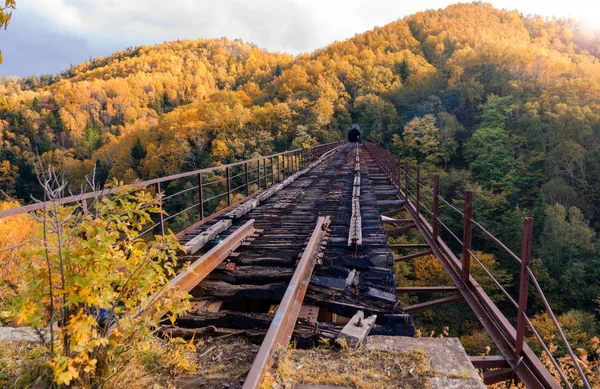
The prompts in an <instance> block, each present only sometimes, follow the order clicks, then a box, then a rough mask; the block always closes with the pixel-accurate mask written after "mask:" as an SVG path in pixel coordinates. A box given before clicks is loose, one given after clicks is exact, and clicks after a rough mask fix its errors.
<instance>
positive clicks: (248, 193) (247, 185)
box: [244, 162, 250, 197]
mask: <svg viewBox="0 0 600 389" xmlns="http://www.w3.org/2000/svg"><path fill="white" fill-rule="evenodd" d="M244 175H245V176H246V197H248V196H250V179H249V177H248V162H246V163H245V164H244Z"/></svg>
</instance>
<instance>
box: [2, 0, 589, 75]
mask: <svg viewBox="0 0 600 389" xmlns="http://www.w3.org/2000/svg"><path fill="white" fill-rule="evenodd" d="M0 1H1V0H0ZM463 1H468V0H463ZM487 1H489V2H491V3H492V4H493V5H494V6H495V7H497V8H508V9H519V11H521V12H523V13H525V14H529V13H538V14H542V15H545V16H552V15H554V16H558V17H565V16H571V17H574V18H576V19H580V20H583V21H585V22H587V23H589V24H592V25H595V26H596V27H598V26H599V25H600V20H598V19H597V15H599V14H600V2H590V1H589V0H570V1H568V2H565V1H562V0H561V1H557V0H546V1H542V0H531V1H530V0H526V1H523V0H487ZM451 3H453V2H452V1H449V0H422V1H414V0H412V1H408V0H168V1H165V0H22V1H20V2H19V8H18V9H17V11H16V12H15V17H14V20H13V23H12V27H11V28H12V29H13V31H14V33H13V32H11V28H9V30H8V34H7V35H6V36H14V35H18V34H17V31H16V30H17V28H16V27H17V26H16V25H17V24H19V23H22V25H23V27H24V26H25V24H26V23H25V21H28V22H29V24H31V22H34V21H35V23H37V24H39V26H37V27H38V30H40V31H41V30H44V29H45V30H46V31H47V35H48V36H62V37H65V38H66V37H70V39H71V41H72V39H76V40H77V41H79V42H82V44H83V45H84V47H86V48H87V52H85V53H81V56H82V58H83V59H87V58H88V57H89V56H90V55H94V56H97V55H99V53H100V54H101V55H109V54H110V53H111V52H113V51H117V50H121V49H123V48H125V47H127V46H137V45H142V44H144V45H149V44H155V43H161V42H163V41H171V40H176V39H197V38H220V37H227V38H230V39H236V38H241V39H243V40H244V41H246V42H252V43H255V44H257V45H258V46H260V47H264V48H266V49H268V50H270V51H284V52H289V53H292V54H299V53H304V52H311V51H313V50H315V49H317V48H319V47H323V46H326V45H328V44H329V43H331V42H333V41H335V40H344V39H347V38H351V37H352V36H354V35H355V34H358V33H361V32H364V31H367V30H370V29H372V28H373V27H375V26H383V25H385V24H387V23H389V22H392V21H394V20H397V19H400V18H402V17H404V16H407V15H411V14H413V13H415V12H419V11H423V10H426V9H438V8H444V7H446V6H447V5H449V4H451ZM41 19H45V21H43V22H42V23H40V22H39V20H41ZM36 31H37V30H36ZM2 34H6V33H5V32H2ZM19 34H21V33H19ZM42 35H43V33H42ZM16 38H17V40H18V37H16ZM11 39H12V38H11ZM67 40H69V39H67ZM15 43H17V45H18V42H15ZM61 44H62V43H61V42H55V43H54V46H56V47H60V45H61ZM4 47H6V46H4ZM78 47H79V46H78ZM15 50H17V48H15ZM48 51H50V50H48ZM13 58H14V57H13ZM52 60H53V61H55V63H58V62H57V61H58V58H52ZM36 61H39V63H40V64H39V67H40V69H42V70H41V71H40V73H41V72H46V71H50V70H51V71H56V68H55V67H53V68H52V69H45V68H43V64H44V58H41V57H39V58H36ZM70 61H72V59H71V60H69V62H66V61H65V65H64V67H63V68H66V67H68V65H69V63H70ZM55 66H57V65H55ZM5 69H6V67H3V68H0V73H4V72H5V71H6V70H5Z"/></svg>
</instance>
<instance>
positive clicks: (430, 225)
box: [0, 128, 590, 388]
mask: <svg viewBox="0 0 600 389" xmlns="http://www.w3.org/2000/svg"><path fill="white" fill-rule="evenodd" d="M361 135H362V133H361V132H360V129H359V128H351V129H349V134H348V136H349V138H351V140H352V141H355V142H349V143H348V142H335V143H331V144H325V145H320V146H316V147H313V148H310V149H299V150H292V151H288V152H284V153H279V154H274V155H269V156H265V157H260V158H256V159H252V160H247V161H241V162H238V163H233V164H230V165H224V166H218V167H214V168H210V169H203V170H197V171H192V172H186V173H181V174H178V175H175V176H169V177H162V178H156V179H153V180H150V181H145V182H140V183H138V184H136V185H137V186H139V187H144V188H154V190H155V191H156V193H158V194H159V195H162V199H163V205H162V206H163V208H164V209H166V210H167V211H168V215H169V216H164V215H163V214H157V216H156V219H155V223H154V224H153V225H151V226H149V228H148V229H147V230H145V231H144V232H143V233H142V234H141V235H142V236H143V235H145V234H147V235H151V234H165V233H166V232H167V231H168V230H169V229H170V230H173V231H175V232H176V236H177V238H178V239H179V241H180V243H181V244H182V245H183V247H184V249H185V252H184V253H182V258H183V259H186V260H189V261H190V262H191V266H190V267H189V268H188V269H186V270H185V271H182V272H181V273H179V274H178V275H177V276H176V277H175V278H173V279H172V280H171V282H170V284H171V285H173V286H175V287H178V288H180V289H182V290H184V291H186V292H189V293H190V294H191V296H192V308H193V309H192V311H191V312H189V313H188V314H187V315H185V316H183V317H180V318H178V319H177V321H176V323H175V326H176V328H179V329H182V331H185V330H193V331H196V332H195V333H201V331H200V330H202V329H207V328H210V329H211V331H213V332H214V331H217V332H219V331H220V332H219V333H227V331H228V330H231V329H234V330H244V334H245V336H247V337H249V338H250V339H251V340H252V341H254V342H256V343H257V344H260V349H259V351H258V352H257V354H256V357H255V360H254V363H253V365H252V367H251V368H250V369H249V372H248V375H247V377H246V379H245V380H244V383H243V387H244V388H256V387H258V386H259V384H260V382H261V379H262V377H263V375H264V374H265V373H266V372H267V371H269V370H270V369H271V368H272V365H273V361H274V353H276V351H277V349H278V348H279V347H288V344H289V343H290V341H293V342H294V344H295V346H296V347H298V348H307V347H312V346H314V345H317V344H318V343H319V339H322V338H332V339H335V338H338V337H343V338H345V339H346V340H347V341H348V342H349V343H350V344H351V345H357V344H361V343H365V342H366V343H367V344H369V343H370V342H371V340H370V339H372V340H373V342H372V343H377V342H378V341H379V342H381V341H386V342H387V341H390V339H391V340H392V343H393V338H398V339H400V338H402V337H412V336H413V335H414V326H413V323H412V317H411V314H412V313H413V312H415V311H418V310H420V309H424V308H432V307H436V306H438V305H441V304H449V303H456V304H467V305H468V306H469V307H470V308H471V309H472V310H473V312H474V313H475V315H476V317H477V319H478V320H479V322H480V324H481V326H482V328H484V329H485V330H486V332H487V333H488V334H489V336H490V338H491V339H492V340H493V341H494V343H495V344H496V346H497V349H498V350H499V355H496V356H486V357H480V356H471V357H469V358H468V359H467V361H468V364H469V366H470V367H471V368H473V367H474V368H478V369H481V370H482V371H483V374H482V379H481V378H479V376H476V377H471V378H470V380H469V381H468V382H467V381H465V382H463V383H462V384H458V386H457V387H482V386H483V383H485V384H491V383H497V382H503V381H508V380H519V381H521V382H523V383H524V384H525V385H526V387H528V388H559V387H563V386H564V387H574V386H581V387H586V388H589V387H590V386H589V384H588V381H587V379H586V377H585V374H584V372H583V370H582V368H581V366H580V364H579V361H578V359H577V358H576V356H575V355H574V354H573V351H572V350H571V348H570V346H569V343H568V341H567V339H566V338H565V336H564V334H563V332H562V330H561V328H560V326H559V324H558V321H557V320H556V317H555V316H554V314H553V312H552V309H551V307H550V305H549V304H548V302H547V300H546V298H545V297H544V294H543V291H542V289H541V288H540V286H539V283H538V282H537V280H536V277H535V275H534V274H533V272H532V270H531V268H530V266H529V260H530V252H531V229H532V220H531V219H530V218H525V219H524V230H523V231H524V232H523V239H522V251H521V253H519V254H517V253H514V252H513V251H511V250H510V249H509V248H508V247H507V245H505V244H504V243H503V242H501V241H500V240H499V239H497V238H496V237H495V236H494V235H493V234H492V233H490V232H489V231H488V230H486V229H485V227H484V226H482V225H481V224H479V223H478V222H477V221H476V220H474V218H473V201H472V200H473V194H472V193H470V192H467V193H465V196H464V209H462V210H461V209H458V208H457V207H456V205H453V203H452V202H450V201H448V200H446V199H444V198H443V197H442V196H441V195H440V179H439V177H437V176H435V177H428V178H427V179H424V177H422V175H421V171H420V168H419V167H417V168H416V169H414V168H413V169H412V171H409V170H410V169H409V165H408V163H404V162H401V161H399V160H398V159H397V158H396V156H394V155H393V154H392V153H390V152H389V151H387V150H384V149H382V148H379V147H377V146H376V145H374V144H371V143H366V142H365V143H358V142H356V141H360V138H361ZM182 181H186V182H187V185H186V186H184V187H183V189H181V187H182V186H181V185H177V186H174V185H171V184H172V183H174V182H178V183H180V182H182ZM426 182H427V183H429V182H431V183H432V185H431V186H428V185H427V184H426ZM173 188H177V189H176V190H174V189H173ZM114 190H116V189H107V190H104V191H101V192H93V193H84V194H81V195H75V196H70V197H65V198H62V199H59V200H58V202H59V203H62V204H69V203H74V202H86V201H88V200H90V199H92V198H94V197H96V196H98V195H105V196H108V195H110V193H111V191H114ZM44 206H45V203H39V204H34V205H29V206H24V207H21V208H15V209H9V210H5V211H1V212H0V218H3V217H9V216H12V215H16V214H19V213H24V212H32V211H35V210H38V209H42V208H43V207H44ZM442 207H446V208H447V209H448V210H450V211H451V212H454V213H455V214H456V215H458V216H457V217H460V218H461V219H462V220H463V228H462V231H452V230H451V229H450V228H448V226H447V225H448V223H447V222H445V221H444V220H443V218H442V217H441V216H440V215H441V213H440V209H441V208H442ZM182 215H187V217H186V218H185V219H181V216H182ZM180 220H185V221H186V223H187V224H190V225H187V224H183V222H181V221H180ZM190 220H192V222H189V221H190ZM409 231H410V232H413V233H414V232H417V233H418V235H419V236H420V237H421V239H420V241H419V242H417V243H404V244H398V243H396V244H389V243H388V238H389V237H398V236H401V235H402V234H406V233H407V232H409ZM474 231H477V234H479V235H480V236H484V237H485V238H487V239H491V240H492V241H493V242H494V243H495V244H497V245H498V246H499V247H500V248H501V249H502V250H505V251H506V253H507V255H509V256H510V257H512V258H513V259H514V260H515V261H516V262H517V263H518V266H519V267H520V274H518V275H516V277H518V278H519V280H520V288H519V293H518V296H516V297H513V296H512V295H511V293H509V292H508V291H507V290H506V289H505V288H504V287H503V285H502V284H501V283H500V282H498V281H497V280H496V279H495V278H494V276H493V274H492V273H491V272H490V271H488V270H487V269H486V268H485V266H484V264H483V263H482V262H481V261H480V260H479V258H478V257H477V254H476V251H475V249H474V248H473V247H472V243H473V233H474ZM445 239H446V240H449V242H448V244H447V243H446V241H445ZM450 243H451V244H450ZM428 255H433V256H435V257H436V258H437V260H439V261H440V263H441V264H442V266H443V268H444V269H445V271H446V273H447V274H448V276H449V277H450V279H451V280H452V285H438V286H427V287H399V286H398V285H397V282H396V277H395V272H394V263H396V262H400V261H411V260H414V259H416V258H419V257H423V256H428ZM475 266H479V267H481V268H482V269H483V270H484V272H485V274H487V276H489V277H490V278H491V280H492V284H493V285H495V287H496V292H499V293H500V294H501V296H502V297H503V298H504V299H505V301H507V302H508V304H509V306H510V307H511V308H513V309H514V311H513V312H512V313H504V312H503V311H501V310H500V308H499V307H498V305H497V304H496V303H495V302H494V300H492V299H491V298H490V297H489V295H488V293H489V291H486V290H484V289H483V287H482V286H481V285H480V283H478V281H477V280H476V279H475V278H474V277H473V275H472V271H471V268H472V267H475ZM423 293H426V294H428V295H430V296H434V297H433V298H432V299H431V300H429V301H425V302H421V303H419V304H413V305H406V304H404V303H403V296H405V295H407V294H423ZM533 293H535V294H537V295H538V298H540V299H541V301H542V302H543V305H544V307H545V309H546V311H547V312H548V313H549V315H550V318H551V319H552V321H553V322H554V324H555V326H556V328H557V331H558V334H559V338H560V341H561V342H562V343H563V344H564V346H565V348H566V349H567V351H568V354H569V356H570V358H571V363H572V364H573V366H574V367H575V368H576V370H577V372H578V376H577V378H576V382H572V381H569V378H567V376H566V374H565V373H564V372H563V371H562V370H561V367H560V366H559V364H558V363H557V361H556V360H554V358H552V355H551V353H550V352H549V350H548V346H547V345H546V344H545V343H544V342H543V340H542V338H541V336H540V334H539V333H538V331H537V330H536V328H535V327H534V325H533V324H532V322H531V320H530V319H529V317H528V316H527V302H528V296H529V295H531V294H533ZM435 296H438V297H435ZM207 332H208V331H207ZM526 335H527V337H529V338H531V336H533V338H535V339H536V340H537V341H538V342H539V346H540V347H541V348H542V349H543V350H545V352H546V353H547V354H548V355H549V358H550V362H551V366H552V369H554V370H555V374H551V373H550V371H549V368H548V367H547V366H546V365H544V364H543V363H542V362H541V361H540V358H539V357H538V355H536V354H535V353H534V351H533V350H532V348H531V347H530V345H529V344H528V343H527V342H526ZM463 353H464V351H463ZM555 377H558V380H557V379H556V378H555ZM448 379H450V380H452V379H453V378H452V377H450V378H448ZM456 379H458V378H456ZM571 380H572V378H571ZM455 385H456V383H455ZM306 387H310V386H306ZM438 387H444V384H443V383H440V384H439V386H438Z"/></svg>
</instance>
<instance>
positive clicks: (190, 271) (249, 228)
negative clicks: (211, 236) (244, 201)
mask: <svg viewBox="0 0 600 389" xmlns="http://www.w3.org/2000/svg"><path fill="white" fill-rule="evenodd" d="M255 231H256V230H255V229H254V219H251V220H248V221H247V222H246V223H245V224H244V225H242V226H241V227H240V228H238V229H237V230H235V231H234V232H233V233H232V234H231V235H229V236H228V237H227V238H225V239H224V240H223V241H222V242H220V243H219V244H218V245H216V246H215V247H213V248H212V249H211V250H209V251H208V252H207V253H206V254H204V255H203V256H201V257H200V258H198V259H197V260H196V261H194V263H192V264H191V265H190V266H189V267H188V268H187V269H186V270H185V271H183V272H182V273H179V274H178V275H177V276H176V277H175V278H173V279H172V280H171V281H169V286H170V287H177V288H179V289H180V290H182V291H185V292H189V291H190V290H192V289H193V288H194V287H195V286H196V285H198V283H200V281H202V280H203V279H204V278H205V277H206V276H208V275H209V274H210V272H211V271H213V270H214V269H215V268H216V267H217V266H219V264H220V263H221V262H223V260H225V258H227V257H228V256H229V255H230V254H231V253H232V252H234V251H235V250H236V249H237V248H238V247H240V245H241V244H242V242H243V241H244V240H245V239H246V238H248V237H249V236H250V235H252V234H254V232H255Z"/></svg>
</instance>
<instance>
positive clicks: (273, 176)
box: [269, 157, 275, 186]
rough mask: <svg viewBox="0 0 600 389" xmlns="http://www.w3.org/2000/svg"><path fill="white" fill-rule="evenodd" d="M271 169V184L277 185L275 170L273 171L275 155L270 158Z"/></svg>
mask: <svg viewBox="0 0 600 389" xmlns="http://www.w3.org/2000/svg"><path fill="white" fill-rule="evenodd" d="M269 170H270V171H271V186H273V185H275V172H274V171H273V157H271V158H270V160H269Z"/></svg>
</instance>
